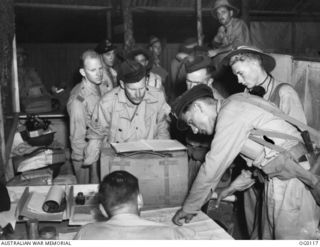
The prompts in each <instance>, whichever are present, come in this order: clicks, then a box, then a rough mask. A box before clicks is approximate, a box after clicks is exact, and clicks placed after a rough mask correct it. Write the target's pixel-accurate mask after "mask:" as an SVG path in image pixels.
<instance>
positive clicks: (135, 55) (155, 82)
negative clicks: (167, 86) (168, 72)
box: [128, 48, 163, 89]
mask: <svg viewBox="0 0 320 247" xmlns="http://www.w3.org/2000/svg"><path fill="white" fill-rule="evenodd" d="M128 58H129V59H130V60H135V61H136V62H138V63H140V64H141V65H142V66H143V67H145V69H146V72H147V75H146V79H147V82H146V83H147V86H151V87H155V88H160V89H163V87H162V79H161V77H160V76H159V75H158V74H155V73H153V72H151V68H152V64H153V61H152V55H151V53H150V52H149V51H148V50H146V49H143V48H136V49H133V50H132V51H130V52H129V54H128Z"/></svg>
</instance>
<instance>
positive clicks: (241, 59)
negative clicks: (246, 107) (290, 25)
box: [219, 46, 306, 238]
mask: <svg viewBox="0 0 320 247" xmlns="http://www.w3.org/2000/svg"><path fill="white" fill-rule="evenodd" d="M224 62H225V63H228V64H229V65H230V66H231V68H232V71H233V73H234V74H235V75H236V76H237V78H238V82H239V83H241V84H243V85H244V86H245V87H246V89H245V92H249V93H250V94H254V95H257V96H260V97H263V98H264V99H265V100H268V101H271V102H273V103H274V104H276V105H277V106H278V107H279V108H280V109H281V110H282V111H283V112H284V113H286V114H288V115H289V116H291V117H293V118H295V119H297V120H299V121H301V122H303V123H306V117H305V114H304V111H303V107H302V104H301V102H300V99H299V96H298V94H297V92H296V91H295V89H294V88H293V87H292V86H291V85H290V84H288V83H283V82H280V81H278V80H276V79H275V78H273V76H272V75H271V74H270V72H271V71H272V70H273V69H274V67H275V65H276V61H275V59H274V58H273V57H272V56H271V55H269V54H267V53H264V52H263V51H262V50H260V49H258V48H256V47H252V46H240V47H237V48H236V49H234V50H233V51H231V52H230V53H229V54H228V55H227V56H226V57H225V59H224ZM236 180H237V182H235V183H236V184H241V185H243V184H244V182H243V181H242V180H245V181H246V180H247V179H246V177H245V176H243V175H240V176H239V177H238V178H237V179H236ZM258 187H259V185H258ZM254 189H257V187H255V188H254ZM235 190H237V188H236V187H235V186H232V190H231V189H230V188H227V189H226V190H225V191H222V192H221V194H220V198H219V199H221V197H225V196H227V195H229V194H231V193H232V192H234V191H235ZM256 194H257V191H254V190H253V189H250V190H247V191H246V192H245V194H244V196H245V203H246V208H249V207H250V206H251V207H253V208H252V211H251V212H252V214H250V213H249V211H247V214H246V220H247V223H248V228H249V232H250V233H252V234H251V237H252V238H256V237H257V234H258V232H257V228H256V229H253V227H254V225H255V224H254V219H255V218H256V217H255V210H254V207H255V206H256V201H257V198H256V196H255V195H256Z"/></svg>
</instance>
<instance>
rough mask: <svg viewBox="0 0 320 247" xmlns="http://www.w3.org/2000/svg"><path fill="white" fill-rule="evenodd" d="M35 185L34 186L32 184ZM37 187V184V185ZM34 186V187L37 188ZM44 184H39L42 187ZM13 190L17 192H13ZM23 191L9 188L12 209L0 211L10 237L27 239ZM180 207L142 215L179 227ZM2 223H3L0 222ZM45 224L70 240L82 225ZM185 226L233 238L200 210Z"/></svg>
mask: <svg viewBox="0 0 320 247" xmlns="http://www.w3.org/2000/svg"><path fill="white" fill-rule="evenodd" d="M96 186H97V185H91V186H83V185H79V188H77V186H75V192H77V190H79V189H80V188H81V189H83V188H84V187H88V189H93V188H95V187H96ZM32 187H33V186H32ZM35 187H37V186H35ZM35 187H33V188H32V189H36V188H35ZM41 187H43V186H39V187H38V188H37V189H40V188H41ZM13 191H14V192H15V193H13ZM22 191H23V186H22V187H16V188H15V189H13V187H10V188H9V194H10V197H11V201H12V204H11V209H10V211H7V212H2V213H0V222H2V223H3V222H4V220H6V221H7V222H10V223H11V224H12V225H13V227H14V228H15V233H14V234H11V235H10V236H9V238H10V239H27V234H26V222H16V219H15V211H16V207H17V202H18V197H19V195H20V194H21V193H22ZM178 209H179V207H173V208H161V209H153V210H145V211H142V212H141V216H142V217H143V218H145V219H147V220H151V221H156V222H160V223H165V224H167V225H170V226H173V227H179V226H176V225H174V224H173V222H172V217H173V215H174V214H175V212H176V211H177V210H178ZM0 225H1V224H0ZM44 226H54V227H55V228H56V230H57V232H58V238H59V239H60V240H70V239H73V237H74V236H75V234H76V233H77V231H78V230H79V229H80V226H70V225H69V221H68V220H64V221H62V222H39V229H41V228H42V227H44ZM183 227H186V228H190V229H192V230H194V231H195V232H196V239H199V240H211V239H212V240H213V239H215V240H218V239H220V240H231V239H233V238H232V237H231V236H230V235H229V234H228V233H227V232H226V231H225V230H224V229H223V228H222V227H220V226H219V225H218V224H217V223H216V222H214V221H213V220H212V219H211V218H210V217H209V216H208V215H206V214H204V213H203V212H199V213H198V214H197V216H195V217H194V218H193V219H192V221H191V222H190V223H188V224H184V225H183Z"/></svg>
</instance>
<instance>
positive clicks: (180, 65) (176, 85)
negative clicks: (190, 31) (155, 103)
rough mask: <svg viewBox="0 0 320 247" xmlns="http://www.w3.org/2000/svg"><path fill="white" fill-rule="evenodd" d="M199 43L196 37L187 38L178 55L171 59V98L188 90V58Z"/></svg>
mask: <svg viewBox="0 0 320 247" xmlns="http://www.w3.org/2000/svg"><path fill="white" fill-rule="evenodd" d="M197 45H198V41H197V39H196V38H194V37H191V38H187V39H186V40H185V41H184V42H183V43H182V44H181V45H180V46H179V50H178V53H177V55H176V56H175V58H174V59H173V60H172V61H171V71H170V75H171V76H170V79H171V81H170V87H169V88H170V91H171V95H169V97H170V98H172V99H174V98H176V97H177V96H179V95H180V94H182V93H183V92H184V91H185V90H186V84H185V81H186V69H185V61H186V58H187V57H188V56H189V55H191V54H192V53H194V51H195V47H196V46H197Z"/></svg>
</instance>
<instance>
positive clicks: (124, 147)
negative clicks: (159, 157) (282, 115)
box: [110, 140, 186, 153]
mask: <svg viewBox="0 0 320 247" xmlns="http://www.w3.org/2000/svg"><path fill="white" fill-rule="evenodd" d="M110 144H111V146H112V147H113V149H114V150H115V152H116V153H126V152H138V151H153V152H163V151H180V150H186V147H185V146H184V145H182V144H181V143H180V142H178V141H177V140H139V141H135V142H124V143H110Z"/></svg>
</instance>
